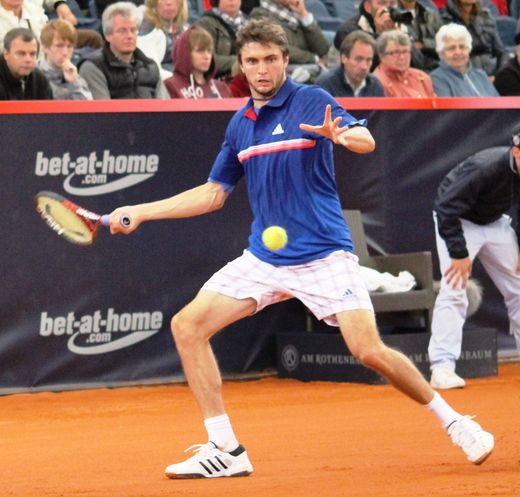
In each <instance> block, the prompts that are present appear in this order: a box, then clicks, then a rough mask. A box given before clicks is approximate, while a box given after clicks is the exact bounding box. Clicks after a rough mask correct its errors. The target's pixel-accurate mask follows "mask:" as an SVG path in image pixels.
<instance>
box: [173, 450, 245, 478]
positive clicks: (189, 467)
mask: <svg viewBox="0 0 520 497" xmlns="http://www.w3.org/2000/svg"><path fill="white" fill-rule="evenodd" d="M190 450H192V451H193V452H194V455H193V456H191V457H190V458H189V459H186V461H184V462H180V463H178V464H171V465H170V466H168V467H167V468H166V469H165V470H164V473H165V474H166V476H167V477H168V478H175V479H177V478H219V477H221V476H249V475H250V474H251V473H252V472H253V466H252V464H251V462H250V461H249V457H247V452H246V449H245V447H244V446H243V445H239V446H238V447H237V448H236V449H235V450H233V451H231V452H223V451H221V450H220V449H218V448H217V446H216V445H215V444H214V443H213V442H208V443H207V444H197V445H192V446H191V447H188V448H187V449H186V450H185V451H184V452H188V451H190Z"/></svg>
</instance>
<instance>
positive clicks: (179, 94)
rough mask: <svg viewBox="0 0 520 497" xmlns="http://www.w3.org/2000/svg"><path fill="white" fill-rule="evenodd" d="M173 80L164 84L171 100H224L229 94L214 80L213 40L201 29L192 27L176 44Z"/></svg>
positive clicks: (220, 83) (221, 83) (223, 84)
mask: <svg viewBox="0 0 520 497" xmlns="http://www.w3.org/2000/svg"><path fill="white" fill-rule="evenodd" d="M173 63H174V66H175V70H174V73H173V76H172V77H171V78H168V79H167V80H166V81H165V82H164V84H165V85H166V89H167V90H168V93H169V94H170V96H171V97H172V98H194V99H199V98H226V97H231V96H232V95H231V91H230V90H229V88H228V86H227V85H226V84H225V83H223V82H222V81H218V80H216V79H214V76H215V57H214V56H213V38H212V37H211V35H210V34H209V33H208V32H207V31H206V30H205V29H203V28H201V27H200V26H193V27H191V28H189V29H188V30H187V31H185V32H184V33H183V34H182V35H181V36H180V37H179V39H178V40H177V43H176V44H175V47H174V49H173Z"/></svg>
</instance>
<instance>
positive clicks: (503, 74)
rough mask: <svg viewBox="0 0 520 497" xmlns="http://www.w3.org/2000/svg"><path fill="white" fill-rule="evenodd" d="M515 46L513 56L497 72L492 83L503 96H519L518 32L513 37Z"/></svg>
mask: <svg viewBox="0 0 520 497" xmlns="http://www.w3.org/2000/svg"><path fill="white" fill-rule="evenodd" d="M515 45H516V47H515V56H514V57H513V58H512V59H510V60H509V62H508V63H507V64H506V65H505V66H503V67H501V68H500V69H499V70H498V72H497V75H496V77H495V81H494V84H495V88H496V89H497V90H498V93H500V95H503V96H520V32H518V33H516V35H515Z"/></svg>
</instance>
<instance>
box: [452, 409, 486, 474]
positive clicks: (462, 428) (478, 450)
mask: <svg viewBox="0 0 520 497" xmlns="http://www.w3.org/2000/svg"><path fill="white" fill-rule="evenodd" d="M472 419H473V416H463V417H462V418H461V419H459V420H457V421H454V422H453V423H451V425H450V426H449V427H448V435H449V436H450V438H451V441H452V442H453V445H458V446H459V447H460V448H461V449H462V450H463V451H464V453H465V454H466V456H467V457H468V461H469V462H472V463H473V464H482V463H483V462H484V461H485V460H486V459H487V458H488V457H489V456H490V455H491V452H493V448H494V447H495V439H494V437H493V435H492V434H491V433H488V432H487V431H484V430H483V429H482V427H481V426H480V425H479V424H478V423H477V422H475V421H472Z"/></svg>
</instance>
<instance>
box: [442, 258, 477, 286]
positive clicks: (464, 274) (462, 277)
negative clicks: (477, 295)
mask: <svg viewBox="0 0 520 497" xmlns="http://www.w3.org/2000/svg"><path fill="white" fill-rule="evenodd" d="M471 267H472V262H471V259H470V258H469V257H465V258H464V259H452V260H451V264H450V267H449V268H448V269H447V270H446V272H445V273H444V276H445V278H446V282H447V283H448V285H451V287H452V288H457V287H458V285H459V284H460V288H466V285H467V283H468V279H469V277H470V276H471Z"/></svg>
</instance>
